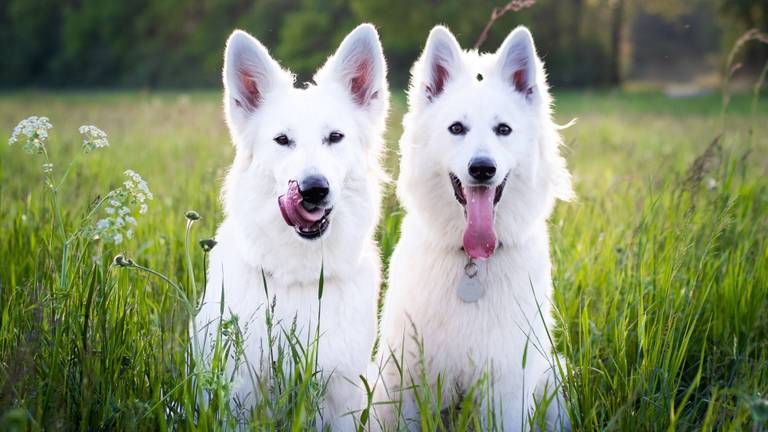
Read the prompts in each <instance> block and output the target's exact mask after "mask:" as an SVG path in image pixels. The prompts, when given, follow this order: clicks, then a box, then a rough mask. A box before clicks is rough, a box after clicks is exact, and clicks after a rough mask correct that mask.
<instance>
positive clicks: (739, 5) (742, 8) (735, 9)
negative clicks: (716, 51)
mask: <svg viewBox="0 0 768 432" xmlns="http://www.w3.org/2000/svg"><path fill="white" fill-rule="evenodd" d="M720 1H721V11H722V12H723V15H724V17H725V19H726V20H728V21H730V22H733V23H735V24H736V28H735V29H733V31H731V32H729V33H728V34H727V35H726V39H725V40H724V44H725V45H726V46H725V47H724V49H729V48H730V46H731V45H732V44H733V42H734V41H735V40H736V39H738V37H739V36H740V35H741V33H744V32H746V31H747V30H749V29H753V28H756V29H758V30H760V31H762V32H768V0H720ZM743 53H744V63H745V64H746V66H748V67H752V68H755V67H758V68H759V67H763V65H764V64H765V62H766V61H768V46H766V45H764V44H758V43H752V44H749V45H747V46H746V47H745V49H744V51H743Z"/></svg>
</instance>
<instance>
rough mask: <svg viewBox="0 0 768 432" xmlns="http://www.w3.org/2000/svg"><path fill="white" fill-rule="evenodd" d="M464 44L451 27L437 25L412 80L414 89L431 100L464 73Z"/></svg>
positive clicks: (418, 94)
mask: <svg viewBox="0 0 768 432" xmlns="http://www.w3.org/2000/svg"><path fill="white" fill-rule="evenodd" d="M461 70H462V68H461V47H460V46H459V43H458V42H457V41H456V38H455V37H454V36H453V33H451V31H450V30H448V29H447V28H445V27H443V26H435V27H434V28H433V29H432V31H431V32H429V37H428V38H427V44H426V45H425V47H424V52H423V53H422V54H421V57H420V58H419V60H418V61H417V62H416V67H415V68H414V71H413V77H412V82H411V92H413V93H414V96H416V97H419V98H421V97H425V98H426V100H427V102H432V101H433V100H434V99H435V98H436V97H438V96H440V94H441V93H442V92H443V90H444V89H445V85H446V84H447V83H448V81H450V80H451V79H453V78H455V77H456V76H457V75H458V74H459V73H461Z"/></svg>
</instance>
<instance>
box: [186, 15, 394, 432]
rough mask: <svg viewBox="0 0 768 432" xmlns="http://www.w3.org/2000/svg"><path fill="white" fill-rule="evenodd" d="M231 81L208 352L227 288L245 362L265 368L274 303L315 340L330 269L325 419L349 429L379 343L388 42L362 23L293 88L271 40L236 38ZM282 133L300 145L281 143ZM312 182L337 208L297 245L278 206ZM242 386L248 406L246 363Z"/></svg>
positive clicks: (204, 334) (206, 310)
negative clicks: (317, 177) (378, 241)
mask: <svg viewBox="0 0 768 432" xmlns="http://www.w3.org/2000/svg"><path fill="white" fill-rule="evenodd" d="M223 75H224V77H223V78H224V87H225V92H224V106H225V113H226V120H227V124H228V126H229V129H230V133H231V136H232V140H233V141H234V144H235V149H236V156H235V160H234V163H233V164H232V167H231V169H230V170H229V173H228V175H227V178H226V184H225V187H224V192H223V201H224V209H225V219H224V222H223V223H222V224H221V226H220V227H219V229H218V232H217V234H216V240H217V242H218V245H217V246H216V247H215V248H214V249H213V251H212V253H211V256H210V265H209V269H208V284H207V289H206V292H205V298H204V300H203V301H204V304H203V306H202V309H201V312H200V313H199V314H198V316H197V318H196V321H195V322H196V327H197V329H198V330H197V331H198V336H199V341H200V343H204V344H205V346H204V349H203V353H204V354H203V355H210V348H211V345H212V340H213V336H212V335H213V334H214V332H215V330H216V325H217V324H218V322H219V308H220V299H221V294H222V287H223V295H224V303H225V304H224V309H225V312H224V315H225V316H224V319H227V318H228V317H229V316H230V315H236V316H237V317H238V319H239V325H240V328H241V329H245V328H247V330H246V332H245V333H246V334H245V337H246V341H245V355H246V357H247V360H248V361H249V363H250V364H251V366H252V367H254V368H256V370H257V371H258V369H259V366H260V365H259V362H260V361H261V359H262V358H266V357H264V356H265V355H266V354H267V353H266V352H264V351H263V350H265V349H266V347H267V342H266V340H265V337H266V326H265V311H266V309H267V307H268V306H269V303H270V302H271V300H272V297H273V296H274V297H275V298H276V310H275V314H274V321H275V322H276V324H275V326H276V327H277V328H279V327H280V326H281V325H282V326H283V327H284V328H286V329H287V328H288V327H290V325H291V323H292V321H293V320H294V318H296V322H297V325H298V330H299V332H298V333H299V335H300V337H301V340H302V341H306V340H307V337H306V335H307V334H308V333H307V332H309V333H311V334H312V337H314V332H315V326H316V317H317V308H318V281H319V276H320V270H321V265H322V266H323V269H324V282H325V285H324V292H323V298H322V318H321V326H320V333H321V337H320V342H319V366H320V368H321V369H322V371H323V373H324V379H327V378H328V377H329V376H330V382H329V384H328V391H327V395H326V399H325V401H324V404H323V413H322V418H323V423H325V424H330V425H331V426H332V427H333V428H334V429H339V430H350V429H352V426H353V419H352V417H351V416H349V415H346V414H347V413H349V412H351V411H355V410H358V409H359V407H360V397H361V393H360V391H359V389H358V387H357V386H356V384H355V383H358V382H359V378H358V376H359V375H360V374H362V373H364V372H365V369H366V366H367V364H368V360H369V358H370V355H371V350H372V347H373V343H374V339H375V334H376V301H377V300H376V299H377V294H378V287H379V282H380V275H379V254H378V250H377V248H376V245H375V243H374V240H373V233H374V228H375V226H376V223H377V221H378V217H379V205H380V204H379V202H380V190H379V189H380V186H379V183H380V180H381V175H380V172H381V169H380V166H379V153H380V149H381V144H382V134H383V131H384V126H385V121H386V115H387V111H388V104H389V92H388V88H387V83H386V64H385V61H384V56H383V52H382V49H381V44H380V42H379V38H378V34H377V32H376V30H375V29H374V27H373V26H371V25H370V24H363V25H361V26H359V27H358V28H356V29H355V30H354V31H352V32H351V33H350V34H349V35H348V36H347V37H346V39H344V41H343V42H342V43H341V45H340V47H339V48H338V50H337V52H336V53H335V54H334V55H333V56H332V57H330V58H329V59H328V61H327V62H326V64H325V65H324V66H323V67H322V68H321V69H320V70H319V71H318V72H317V73H316V75H315V77H314V82H315V84H308V85H307V86H306V88H295V87H294V76H293V75H292V74H291V73H290V72H288V71H287V70H284V69H282V68H281V67H280V66H279V65H278V63H277V62H276V61H275V60H273V59H272V57H270V55H269V53H268V51H267V49H266V48H265V47H264V46H263V45H262V44H261V43H259V42H258V41H257V40H256V39H254V38H253V37H251V36H250V35H248V34H247V33H245V32H242V31H235V32H234V33H233V34H232V36H231V37H230V38H229V40H228V42H227V47H226V51H225V65H224V72H223ZM334 130H336V131H340V132H342V133H343V134H344V136H345V137H344V139H343V140H342V141H341V142H339V143H336V144H330V145H329V144H328V143H327V142H324V138H325V137H327V136H328V135H329V133H330V132H332V131H334ZM279 134H286V135H287V136H288V137H289V138H290V139H291V140H292V141H293V142H294V143H295V144H293V145H292V146H290V147H286V146H280V145H278V144H276V143H275V141H274V139H275V137H276V136H277V135H279ZM310 174H321V175H324V176H325V177H326V178H327V179H328V182H329V186H330V195H329V201H330V202H331V203H332V205H333V211H332V213H331V215H330V221H331V222H330V226H329V228H328V230H327V231H326V232H325V234H324V235H323V236H322V237H321V238H320V239H317V240H306V239H303V238H301V237H299V236H298V235H297V233H296V232H295V231H294V229H293V228H292V227H289V226H288V225H287V224H286V222H285V221H284V220H283V218H282V216H281V213H280V210H279V208H278V201H277V198H278V196H279V195H281V194H283V193H285V192H286V189H287V187H288V182H289V180H296V179H300V178H301V177H302V176H306V175H310ZM262 271H263V273H264V275H265V276H266V282H267V287H268V289H269V296H270V298H269V299H268V298H267V296H266V294H265V289H264V286H263V284H262ZM277 332H280V330H277ZM203 340H205V342H203ZM230 367H231V365H230ZM233 389H234V393H235V396H236V397H237V399H239V400H240V403H244V404H245V405H246V406H248V405H249V404H252V403H253V401H254V397H255V396H254V394H253V390H254V384H253V382H252V379H251V378H250V377H249V372H248V371H247V368H246V367H241V368H240V369H239V370H238V372H237V377H236V378H235V382H234V385H233Z"/></svg>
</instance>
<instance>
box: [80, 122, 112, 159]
mask: <svg viewBox="0 0 768 432" xmlns="http://www.w3.org/2000/svg"><path fill="white" fill-rule="evenodd" d="M79 130H80V136H82V137H83V152H85V153H90V152H91V151H93V150H94V149H97V148H104V147H109V141H108V140H107V134H106V132H104V131H103V130H101V129H99V128H97V127H96V126H87V125H84V126H80V129H79Z"/></svg>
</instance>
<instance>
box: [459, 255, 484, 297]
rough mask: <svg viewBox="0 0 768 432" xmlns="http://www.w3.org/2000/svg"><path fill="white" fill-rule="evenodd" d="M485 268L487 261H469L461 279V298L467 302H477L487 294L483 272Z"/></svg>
mask: <svg viewBox="0 0 768 432" xmlns="http://www.w3.org/2000/svg"><path fill="white" fill-rule="evenodd" d="M483 270H485V261H475V260H473V259H472V258H470V259H469V261H467V265H465V266H464V271H463V272H462V274H461V279H459V287H458V294H459V298H460V299H461V300H462V301H463V302H465V303H475V302H476V301H478V300H480V299H481V298H483V296H484V295H485V285H483V284H482V277H481V273H483Z"/></svg>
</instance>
